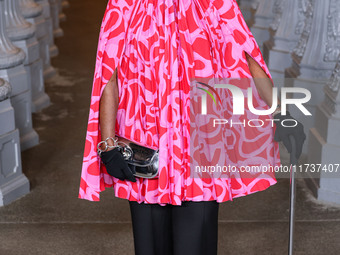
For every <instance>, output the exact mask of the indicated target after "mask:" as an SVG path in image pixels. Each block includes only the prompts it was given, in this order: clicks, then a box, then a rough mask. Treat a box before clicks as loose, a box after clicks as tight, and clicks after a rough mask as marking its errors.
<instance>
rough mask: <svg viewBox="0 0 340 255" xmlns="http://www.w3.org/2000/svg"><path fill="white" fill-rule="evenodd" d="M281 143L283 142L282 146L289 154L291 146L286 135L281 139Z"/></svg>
mask: <svg viewBox="0 0 340 255" xmlns="http://www.w3.org/2000/svg"><path fill="white" fill-rule="evenodd" d="M282 142H283V145H284V146H285V147H286V149H287V151H288V152H289V153H291V152H292V144H291V143H290V140H289V136H288V135H286V136H285V137H284V138H283V139H282Z"/></svg>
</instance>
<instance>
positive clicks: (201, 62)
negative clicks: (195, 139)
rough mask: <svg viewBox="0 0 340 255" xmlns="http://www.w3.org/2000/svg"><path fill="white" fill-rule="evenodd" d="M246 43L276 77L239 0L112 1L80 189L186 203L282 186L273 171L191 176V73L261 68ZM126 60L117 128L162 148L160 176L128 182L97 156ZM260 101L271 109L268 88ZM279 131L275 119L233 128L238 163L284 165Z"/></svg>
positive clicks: (93, 194)
mask: <svg viewBox="0 0 340 255" xmlns="http://www.w3.org/2000/svg"><path fill="white" fill-rule="evenodd" d="M245 52H247V53H248V54H249V55H250V56H251V57H252V58H253V59H255V60H256V61H257V62H258V63H259V64H260V66H261V67H262V68H263V70H264V71H265V72H266V73H267V75H268V76H269V77H270V78H271V75H270V73H269V71H268V68H267V66H266V64H265V62H264V60H263V57H262V54H261V52H260V49H259V47H258V45H257V43H256V41H255V39H254V37H253V36H252V34H251V32H250V30H249V28H248V27H247V25H246V23H245V21H244V18H243V16H242V14H241V12H240V9H239V7H238V5H237V3H236V0H138V1H136V0H109V2H108V5H107V8H106V11H105V14H104V18H103V21H102V25H101V30H100V35H99V43H98V49H97V59H96V66H95V74H94V82H93V88H92V96H91V106H90V114H89V120H88V128H87V134H86V144H85V151H84V158H83V167H82V173H81V181H80V189H79V198H80V199H86V200H90V201H99V195H100V192H101V191H103V190H105V188H108V187H113V189H114V193H115V196H117V197H120V198H125V199H128V200H133V201H138V202H145V203H158V204H161V205H165V204H173V205H181V202H182V201H208V200H216V201H217V202H224V201H228V200H233V198H235V197H241V196H245V195H248V194H251V193H254V192H257V191H262V190H265V189H267V188H268V187H270V186H271V185H274V184H275V183H276V182H277V181H276V179H275V175H274V174H273V173H268V174H266V175H258V176H256V177H254V178H242V175H241V176H238V177H237V178H192V177H191V176H190V139H191V138H190V102H189V101H190V97H189V92H190V79H192V78H194V77H195V78H197V77H198V78H211V77H239V78H247V77H251V75H250V71H249V69H248V65H247V61H246V55H245ZM116 67H118V70H119V72H118V87H119V106H118V112H117V122H116V135H118V136H121V137H125V138H127V139H129V140H132V141H134V142H136V143H139V144H142V145H145V146H147V147H151V148H159V155H160V159H159V177H158V178H156V179H142V178H137V182H136V183H133V182H130V181H121V180H119V179H117V178H114V177H112V176H110V175H108V174H107V172H106V169H105V166H104V165H103V164H102V163H101V162H100V158H99V157H98V155H97V148H96V147H97V144H98V142H100V141H101V135H100V129H99V118H98V117H99V100H100V96H101V94H102V92H103V89H104V88H105V85H106V83H107V82H108V81H109V80H110V78H111V76H112V74H113V72H114V70H115V69H116ZM254 100H255V103H254V104H256V105H257V106H259V107H262V108H263V109H267V108H266V107H267V106H266V105H265V103H264V102H263V101H262V100H261V98H260V97H259V95H258V93H254ZM246 110H248V109H246ZM267 117H268V116H267ZM273 134H274V128H273V127H272V126H269V125H266V126H264V127H261V128H252V129H250V128H247V127H245V128H241V129H240V127H238V128H237V129H231V130H229V137H228V139H227V140H226V142H227V143H230V144H228V146H226V151H225V152H224V153H225V154H226V155H227V159H228V160H229V161H230V162H229V163H230V164H233V165H235V166H238V167H239V166H241V165H245V164H248V165H251V164H259V163H261V164H269V165H272V166H278V165H280V156H279V148H278V143H277V142H275V141H274V140H273ZM104 139H105V138H104ZM227 163H228V162H227Z"/></svg>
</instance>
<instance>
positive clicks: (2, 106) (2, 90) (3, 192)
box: [0, 0, 30, 207]
mask: <svg viewBox="0 0 340 255" xmlns="http://www.w3.org/2000/svg"><path fill="white" fill-rule="evenodd" d="M2 2H3V0H0V4H1V5H2V4H3V3H2ZM1 9H2V8H1ZM10 94H11V86H10V85H9V83H8V82H6V81H4V80H3V79H0V119H1V120H6V121H0V207H1V206H4V205H7V204H9V203H11V202H12V201H14V200H16V199H18V198H20V197H22V196H24V195H26V194H27V193H29V190H30V186H29V181H28V179H27V178H26V176H25V175H24V174H23V173H22V167H21V151H20V141H19V131H18V129H16V128H15V121H14V109H13V107H12V106H11V101H10V99H9V97H10Z"/></svg>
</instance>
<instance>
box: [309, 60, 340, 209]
mask: <svg viewBox="0 0 340 255" xmlns="http://www.w3.org/2000/svg"><path fill="white" fill-rule="evenodd" d="M339 87H340V58H339V61H338V63H337V65H336V67H335V69H334V71H333V74H332V78H331V79H330V81H329V83H328V84H327V85H326V86H325V87H324V92H325V94H324V100H323V102H322V103H321V104H320V105H318V107H317V108H316V113H315V126H314V127H313V128H311V129H310V140H309V144H308V163H310V164H312V163H314V164H321V165H322V166H328V167H332V166H334V167H335V165H334V164H335V163H337V164H339V163H340V162H339V155H340V129H339V127H340V93H339V92H340V91H339ZM339 168H340V167H339ZM339 168H338V169H337V173H335V169H333V174H331V173H330V171H327V172H326V171H320V172H319V173H316V174H313V176H310V177H313V178H310V179H306V182H307V184H308V186H309V187H310V189H311V190H312V191H313V193H314V194H315V195H316V197H317V198H318V199H319V200H323V201H327V202H333V203H338V204H340V169H339Z"/></svg>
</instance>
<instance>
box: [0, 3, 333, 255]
mask: <svg viewBox="0 0 340 255" xmlns="http://www.w3.org/2000/svg"><path fill="white" fill-rule="evenodd" d="M106 2H107V1H106V0H96V1H93V0H72V1H71V7H70V8H69V9H67V10H65V13H66V15H67V21H66V22H65V23H62V28H63V29H64V32H65V36H64V37H62V38H59V39H57V40H56V43H57V45H58V47H59V50H60V54H59V56H58V57H57V58H55V59H53V66H54V67H56V68H57V69H58V76H56V77H54V78H53V79H52V80H50V81H49V82H48V83H47V84H46V91H47V93H48V94H49V95H50V97H51V100H52V105H51V106H50V107H49V108H47V109H45V110H43V111H42V112H41V113H38V114H35V115H34V118H33V119H34V127H35V129H36V130H37V132H38V133H39V136H40V140H41V142H40V145H39V146H37V147H35V148H32V149H30V150H27V151H25V152H24V153H23V154H22V160H23V169H24V170H23V171H24V173H25V174H26V176H27V177H28V178H29V180H30V184H31V192H30V193H29V194H28V195H26V196H25V197H23V198H21V199H19V200H17V201H15V202H13V203H12V204H10V205H8V206H6V207H3V208H0V254H1V255H11V254H13V255H21V254H25V255H28V254H29V255H30V254H32V255H38V254H39V255H40V254H42V255H48V254H63V255H68V254H73V255H76V254H82V255H85V254H96V255H97V254H98V255H99V254H103V255H106V254H133V239H132V231H131V221H130V214H129V210H128V209H129V208H128V203H127V201H125V200H122V199H118V198H114V194H113V190H112V189H109V190H106V191H105V192H103V193H102V195H101V202H97V203H95V202H89V201H85V200H80V199H78V198H77V196H78V188H79V180H80V171H81V169H80V168H81V161H82V153H83V147H84V138H85V130H86V124H87V117H88V109H89V102H90V101H89V100H90V92H91V86H92V76H93V70H94V63H95V62H94V61H95V53H96V47H97V39H98V31H99V27H100V22H101V19H102V16H103V13H104V9H105V6H106ZM288 192H289V182H288V180H287V179H279V182H278V184H276V185H275V186H273V187H270V188H269V189H268V190H266V191H264V192H259V193H256V194H252V195H249V196H247V197H242V198H237V199H235V200H234V201H233V202H226V203H223V204H222V205H221V208H220V216H219V222H220V224H219V254H232V255H246V254H247V255H249V254H250V255H251V254H254V255H258V254H259V255H263V254H270V255H272V254H273V255H275V254H278V255H281V254H287V242H288V205H289V200H288V198H289V193H288ZM339 232H340V207H336V206H334V205H330V204H328V205H326V204H322V203H320V202H316V201H315V199H314V198H313V197H312V196H311V195H310V193H309V192H308V191H307V190H306V189H305V187H304V183H303V182H301V181H299V182H298V187H297V212H296V233H295V238H296V242H295V254H296V255H301V254H309V255H313V254H317V255H319V254H327V255H331V254H339V249H340V242H339V241H340V240H339V238H340V235H339Z"/></svg>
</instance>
